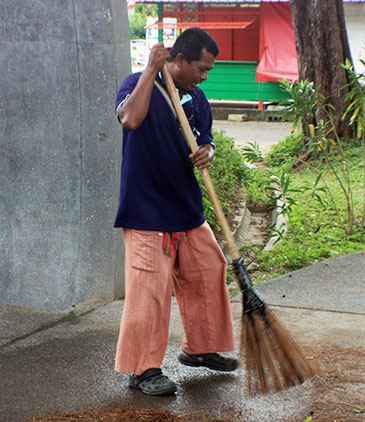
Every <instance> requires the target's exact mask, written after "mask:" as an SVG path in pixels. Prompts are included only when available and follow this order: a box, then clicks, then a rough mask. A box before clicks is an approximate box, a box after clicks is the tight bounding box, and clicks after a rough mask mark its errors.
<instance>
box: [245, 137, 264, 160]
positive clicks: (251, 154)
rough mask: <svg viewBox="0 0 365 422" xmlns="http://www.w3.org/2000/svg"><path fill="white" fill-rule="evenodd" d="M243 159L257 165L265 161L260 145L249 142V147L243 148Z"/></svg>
mask: <svg viewBox="0 0 365 422" xmlns="http://www.w3.org/2000/svg"><path fill="white" fill-rule="evenodd" d="M241 150H242V155H243V158H244V159H245V160H246V161H247V162H248V163H257V162H260V161H263V160H264V157H263V155H262V153H261V151H260V146H259V144H258V143H257V142H256V141H255V142H253V143H252V142H249V143H248V145H246V146H244V147H242V148H241Z"/></svg>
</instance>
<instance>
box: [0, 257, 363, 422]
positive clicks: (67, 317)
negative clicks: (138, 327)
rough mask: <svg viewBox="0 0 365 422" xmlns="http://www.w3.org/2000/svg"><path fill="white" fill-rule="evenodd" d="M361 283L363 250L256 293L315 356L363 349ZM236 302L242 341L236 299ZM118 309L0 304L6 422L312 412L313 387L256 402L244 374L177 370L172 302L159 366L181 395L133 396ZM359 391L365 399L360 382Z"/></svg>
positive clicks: (1, 413) (272, 418)
mask: <svg viewBox="0 0 365 422" xmlns="http://www.w3.org/2000/svg"><path fill="white" fill-rule="evenodd" d="M364 281H365V251H362V252H358V253H354V254H350V255H346V256H342V257H338V258H335V259H331V260H327V261H323V262H321V263H319V264H315V265H312V266H309V267H306V268H303V269H301V270H299V271H295V272H292V273H289V274H286V275H285V276H281V277H279V278H277V279H274V280H271V281H268V282H266V283H263V284H261V285H260V286H258V287H257V290H258V291H259V292H260V294H261V295H262V297H263V298H264V300H265V301H266V302H267V303H268V304H269V305H270V306H271V307H272V308H273V309H274V310H275V312H276V313H277V315H278V316H279V317H280V319H281V321H282V322H284V323H285V325H286V326H287V327H288V328H289V329H290V331H291V332H292V333H293V334H294V335H295V336H296V337H297V339H298V340H299V341H300V342H301V343H302V344H303V346H304V347H305V349H306V350H307V352H308V354H309V355H310V354H311V348H312V347H313V346H314V345H316V346H321V347H324V348H326V347H331V346H336V347H344V348H351V347H352V348H357V349H359V350H364V348H365V287H364V286H365V283H364ZM231 305H232V314H233V318H234V325H235V331H236V336H237V340H238V339H239V336H240V326H241V323H240V318H241V313H242V307H241V303H240V301H239V298H236V299H234V300H232V302H231ZM122 308H123V301H117V302H105V301H102V300H94V301H89V302H86V303H83V304H80V305H77V306H76V307H73V308H71V309H69V310H66V311H49V310H37V309H30V308H24V307H17V306H8V305H0V387H1V388H0V421H1V422H22V421H25V420H27V419H30V418H31V417H35V416H40V415H45V414H54V413H55V412H71V411H83V410H87V409H89V408H94V407H104V406H113V407H118V408H120V407H125V406H128V405H132V406H136V407H141V408H153V409H157V410H162V409H168V410H171V411H173V412H175V413H178V414H182V413H184V414H185V413H192V412H201V414H202V415H206V416H214V417H222V418H223V417H234V418H236V419H237V420H242V421H243V420H244V421H246V422H250V421H255V422H256V421H260V422H265V421H268V422H276V421H278V422H285V421H304V420H305V417H306V416H307V415H308V414H309V411H310V409H311V404H312V402H313V400H314V399H315V398H316V394H317V390H316V387H315V385H314V383H313V382H312V381H306V382H305V383H304V384H303V385H300V386H297V387H293V388H291V389H289V390H287V391H285V392H282V393H278V394H268V395H265V396H256V397H253V398H252V397H249V396H248V394H247V389H246V384H245V373H244V370H239V371H236V372H235V373H224V374H222V373H219V372H215V371H210V370H207V369H199V368H188V367H185V366H183V365H181V364H179V363H178V361H177V359H176V357H177V354H178V353H179V351H180V341H181V337H182V336H183V329H182V326H181V322H180V317H179V313H178V309H177V305H176V303H175V302H173V306H172V313H171V326H170V342H169V346H168V349H167V353H166V356H165V359H164V362H163V366H162V369H163V371H164V372H165V373H166V375H168V376H169V377H170V378H172V379H173V380H175V381H176V382H177V384H178V388H179V389H178V392H177V394H176V395H174V396H172V397H149V396H146V395H144V394H142V393H141V392H139V391H137V390H134V389H133V390H131V389H129V388H128V387H127V384H128V375H127V374H118V373H116V372H114V370H113V365H114V352H115V346H116V341H117V335H118V328H119V322H120V315H121V312H122ZM237 348H238V345H237ZM231 355H235V353H232V354H231ZM354 388H356V391H357V393H358V394H361V392H365V389H364V382H362V383H358V384H357V385H356V386H354ZM363 396H364V395H363ZM361 416H362V415H360V417H361ZM354 420H358V419H354ZM359 420H360V419H359Z"/></svg>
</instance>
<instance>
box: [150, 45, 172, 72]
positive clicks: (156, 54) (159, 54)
mask: <svg viewBox="0 0 365 422" xmlns="http://www.w3.org/2000/svg"><path fill="white" fill-rule="evenodd" d="M169 58H170V53H169V51H168V50H167V48H165V47H164V45H163V42H160V43H158V44H155V45H154V46H153V47H152V50H151V53H150V56H149V59H148V64H147V68H149V69H151V70H153V71H155V72H160V71H161V70H162V68H163V66H164V64H165V63H166V61H167V60H169Z"/></svg>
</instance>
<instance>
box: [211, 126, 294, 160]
mask: <svg viewBox="0 0 365 422" xmlns="http://www.w3.org/2000/svg"><path fill="white" fill-rule="evenodd" d="M292 126H293V123H290V122H256V121H245V122H231V121H227V120H214V122H213V128H214V129H216V130H217V131H220V130H223V131H224V132H225V133H226V135H227V136H229V137H231V138H233V139H234V140H235V143H236V144H237V145H238V146H244V145H247V144H248V143H249V142H252V143H254V142H257V143H258V144H259V145H260V150H261V152H262V153H263V154H266V153H267V152H268V151H269V149H270V147H271V146H272V145H274V144H276V143H277V142H278V141H281V140H283V139H284V138H285V137H286V136H288V135H290V131H291V128H292Z"/></svg>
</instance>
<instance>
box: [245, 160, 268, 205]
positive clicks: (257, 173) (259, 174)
mask: <svg viewBox="0 0 365 422" xmlns="http://www.w3.org/2000/svg"><path fill="white" fill-rule="evenodd" d="M272 183H273V179H272V172H271V171H270V170H268V169H266V168H253V169H252V170H251V173H250V174H249V177H247V178H246V179H245V180H244V181H243V186H244V188H245V193H246V202H247V206H248V208H250V209H259V208H265V207H266V208H267V206H271V205H272V203H273V197H272V192H273V187H272Z"/></svg>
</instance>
